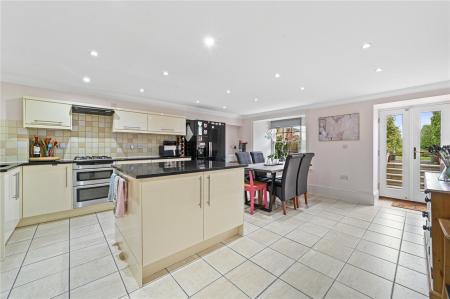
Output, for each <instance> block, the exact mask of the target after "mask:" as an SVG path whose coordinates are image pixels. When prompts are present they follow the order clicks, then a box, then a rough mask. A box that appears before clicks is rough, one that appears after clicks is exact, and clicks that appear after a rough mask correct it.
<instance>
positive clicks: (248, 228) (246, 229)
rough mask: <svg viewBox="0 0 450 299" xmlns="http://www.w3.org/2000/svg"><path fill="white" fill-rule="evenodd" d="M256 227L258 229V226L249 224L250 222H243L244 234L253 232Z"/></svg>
mask: <svg viewBox="0 0 450 299" xmlns="http://www.w3.org/2000/svg"><path fill="white" fill-rule="evenodd" d="M257 229H259V226H256V225H254V224H251V223H250V222H245V223H244V236H246V235H248V234H249V233H251V232H254V231H255V230H257Z"/></svg>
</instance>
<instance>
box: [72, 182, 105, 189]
mask: <svg viewBox="0 0 450 299" xmlns="http://www.w3.org/2000/svg"><path fill="white" fill-rule="evenodd" d="M105 186H109V183H103V184H91V185H84V186H74V187H73V188H74V189H77V190H78V189H88V188H95V187H105Z"/></svg>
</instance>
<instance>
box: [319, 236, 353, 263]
mask: <svg viewBox="0 0 450 299" xmlns="http://www.w3.org/2000/svg"><path fill="white" fill-rule="evenodd" d="M343 244H344V242H342V241H341V242H339V241H338V240H328V239H321V240H320V241H319V242H317V243H316V245H314V247H313V248H314V249H315V250H317V251H320V252H322V253H325V254H327V255H329V256H332V257H334V258H337V259H338V260H341V261H343V262H346V261H347V260H348V258H349V257H350V255H352V252H353V250H354V249H353V248H351V247H347V246H344V245H343Z"/></svg>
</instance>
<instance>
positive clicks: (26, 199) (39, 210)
mask: <svg viewBox="0 0 450 299" xmlns="http://www.w3.org/2000/svg"><path fill="white" fill-rule="evenodd" d="M23 186H24V188H23V217H32V216H38V215H44V214H49V213H54V212H60V211H65V210H70V209H72V164H46V165H30V166H24V167H23Z"/></svg>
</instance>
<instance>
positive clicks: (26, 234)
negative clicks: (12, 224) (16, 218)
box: [8, 225, 37, 243]
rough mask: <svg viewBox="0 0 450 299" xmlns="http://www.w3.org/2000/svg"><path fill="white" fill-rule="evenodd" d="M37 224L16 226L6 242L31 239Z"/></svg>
mask: <svg viewBox="0 0 450 299" xmlns="http://www.w3.org/2000/svg"><path fill="white" fill-rule="evenodd" d="M36 228H37V225H31V226H25V227H21V228H17V229H16V230H15V231H14V232H13V234H12V235H11V237H10V238H9V240H8V243H15V242H20V241H25V240H31V239H32V238H33V235H34V233H35V231H36Z"/></svg>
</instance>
